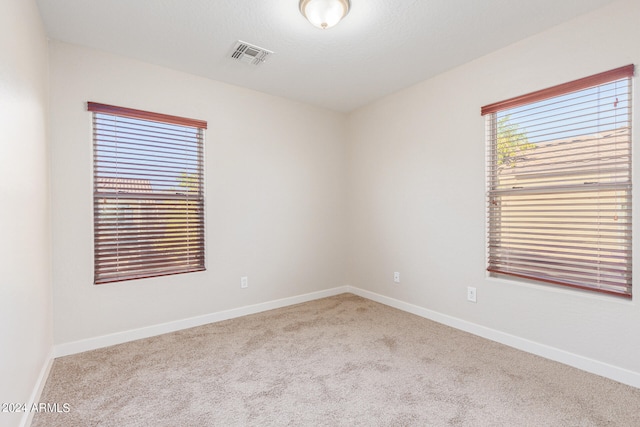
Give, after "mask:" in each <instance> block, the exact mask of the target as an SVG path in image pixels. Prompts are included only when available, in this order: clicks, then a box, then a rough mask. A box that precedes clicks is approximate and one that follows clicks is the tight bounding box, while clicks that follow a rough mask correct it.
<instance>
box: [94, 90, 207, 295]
mask: <svg viewBox="0 0 640 427" xmlns="http://www.w3.org/2000/svg"><path fill="white" fill-rule="evenodd" d="M88 110H89V111H91V112H92V113H93V150H94V151H93V208H94V214H93V224H94V264H95V269H94V272H95V276H94V283H96V284H101V283H109V282H117V281H123V280H131V279H141V278H145V277H155V276H164V275H168V274H177V273H188V272H194V271H202V270H204V269H205V266H204V188H203V187H204V186H203V184H204V180H203V145H204V144H203V140H204V129H206V128H207V123H206V122H204V121H200V120H193V119H185V118H182V117H175V116H168V115H163V114H157V113H149V112H146V111H140V110H133V109H129V108H122V107H114V106H111V105H104V104H97V103H94V102H89V103H88Z"/></svg>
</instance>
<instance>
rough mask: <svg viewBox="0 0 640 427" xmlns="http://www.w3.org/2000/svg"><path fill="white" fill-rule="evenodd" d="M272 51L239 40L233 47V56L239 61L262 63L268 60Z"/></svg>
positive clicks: (253, 63)
mask: <svg viewBox="0 0 640 427" xmlns="http://www.w3.org/2000/svg"><path fill="white" fill-rule="evenodd" d="M272 53H273V52H271V51H270V50H267V49H263V48H261V47H258V46H255V45H252V44H250V43H246V42H243V41H242V40H238V42H237V43H236V45H235V47H234V48H233V52H232V53H231V57H232V58H233V59H237V60H238V61H242V62H246V63H247V64H252V65H260V64H262V63H263V62H264V61H266V60H267V57H268V56H269V55H271V54H272Z"/></svg>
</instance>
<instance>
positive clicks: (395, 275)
mask: <svg viewBox="0 0 640 427" xmlns="http://www.w3.org/2000/svg"><path fill="white" fill-rule="evenodd" d="M393 283H400V273H399V272H397V271H396V272H395V273H393Z"/></svg>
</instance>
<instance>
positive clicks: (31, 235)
mask: <svg viewBox="0 0 640 427" xmlns="http://www.w3.org/2000/svg"><path fill="white" fill-rule="evenodd" d="M47 104H48V102H47V41H46V38H45V35H44V29H43V27H42V24H41V21H40V16H39V14H38V10H37V8H36V6H35V2H33V1H24V0H8V1H3V2H0V196H1V199H0V200H1V202H0V227H1V228H0V230H1V231H0V271H1V274H0V402H14V403H28V401H29V398H30V397H31V394H32V391H33V390H34V388H35V387H36V384H37V382H38V378H39V376H40V375H41V373H42V370H43V368H44V367H45V366H47V365H48V360H49V357H50V355H51V346H52V343H53V340H52V326H51V310H52V308H51V306H52V299H51V268H50V265H51V256H50V243H51V242H50V232H51V230H50V221H49V152H48V144H47V139H46V116H47ZM21 416H22V414H20V413H15V414H7V413H0V426H10V425H11V426H13V425H17V424H18V423H19V422H20V418H21Z"/></svg>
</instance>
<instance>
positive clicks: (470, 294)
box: [467, 286, 476, 302]
mask: <svg viewBox="0 0 640 427" xmlns="http://www.w3.org/2000/svg"><path fill="white" fill-rule="evenodd" d="M467 300H469V301H471V302H476V288H474V287H471V286H469V287H467Z"/></svg>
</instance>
